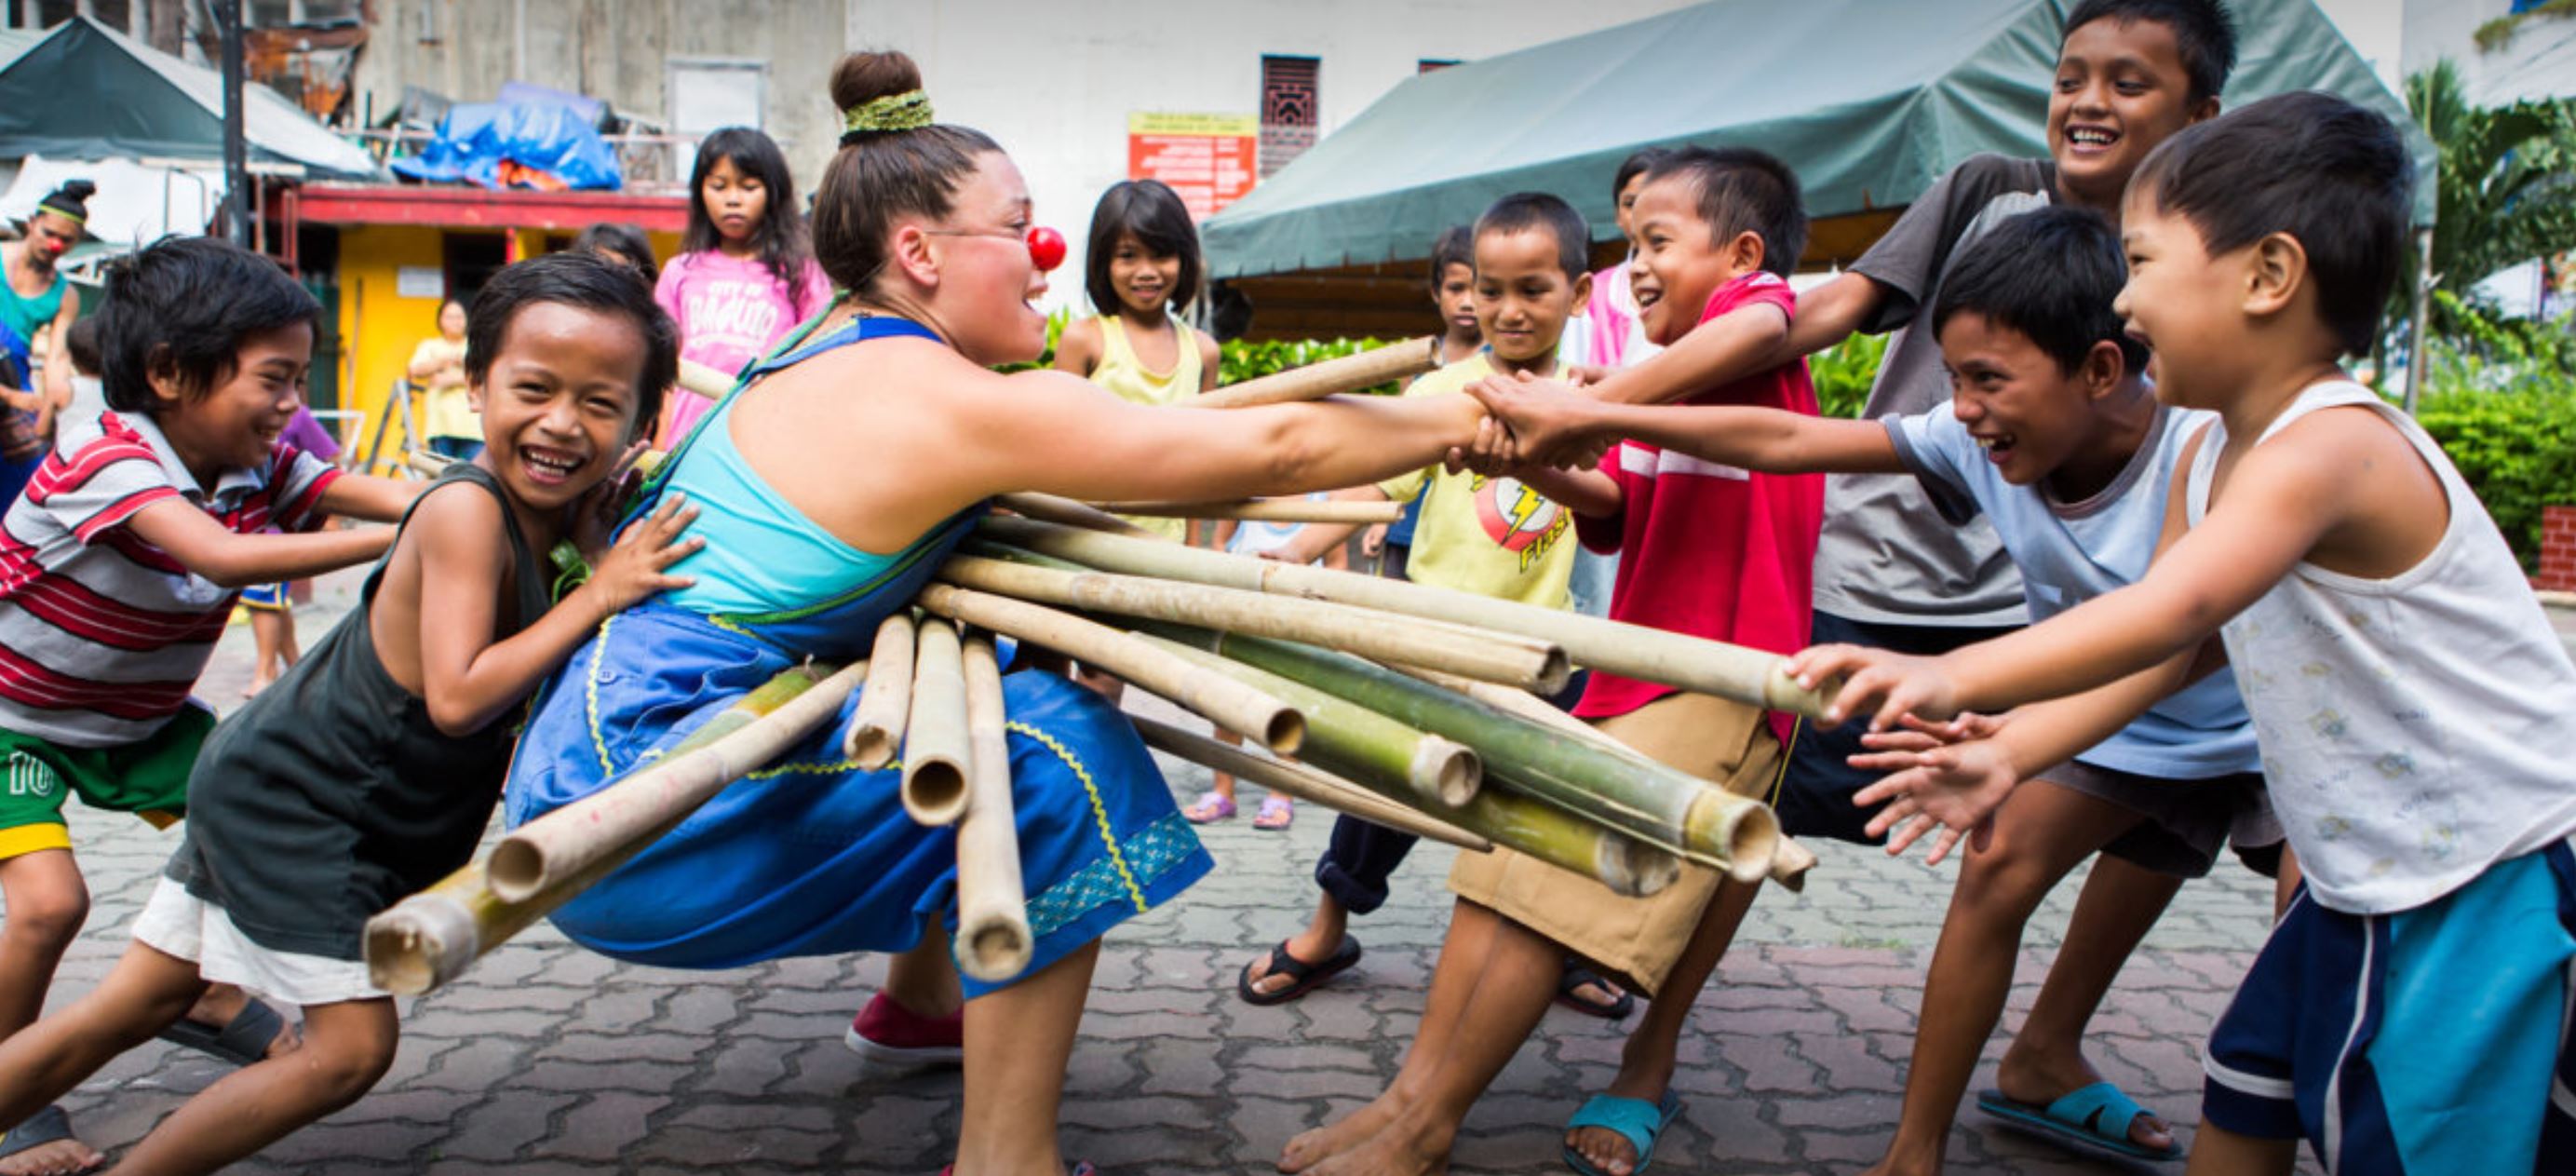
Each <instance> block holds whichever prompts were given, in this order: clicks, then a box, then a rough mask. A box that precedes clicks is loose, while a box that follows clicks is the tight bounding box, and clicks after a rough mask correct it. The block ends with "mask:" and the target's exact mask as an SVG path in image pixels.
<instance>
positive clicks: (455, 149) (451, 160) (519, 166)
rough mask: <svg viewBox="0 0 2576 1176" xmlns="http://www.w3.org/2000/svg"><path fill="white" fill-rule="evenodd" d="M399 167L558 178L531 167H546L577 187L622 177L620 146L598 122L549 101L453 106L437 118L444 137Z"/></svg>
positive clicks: (445, 174)
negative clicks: (614, 148) (615, 148)
mask: <svg viewBox="0 0 2576 1176" xmlns="http://www.w3.org/2000/svg"><path fill="white" fill-rule="evenodd" d="M504 164H509V165H513V166H510V167H506V168H505V167H504ZM393 171H394V174H395V175H398V176H402V177H404V178H405V179H413V180H433V181H450V182H453V181H458V180H464V181H469V182H472V183H476V184H481V185H482V186H484V187H486V188H504V187H513V186H518V187H545V188H551V187H554V186H555V185H553V184H549V183H547V182H545V181H544V180H543V179H539V178H537V177H532V176H528V175H526V174H525V173H526V172H540V173H544V175H547V176H551V177H553V178H554V179H555V180H557V181H560V183H561V186H562V187H565V188H572V189H592V190H603V191H615V190H616V189H617V188H618V187H619V186H621V184H622V182H623V181H622V180H621V179H620V177H619V175H618V171H617V153H616V152H614V151H611V150H609V147H608V142H607V140H605V139H602V138H600V137H599V131H598V129H597V128H596V127H594V126H592V125H591V124H590V123H589V122H586V121H584V120H583V118H582V117H581V115H580V114H578V113H576V112H574V111H573V110H571V109H570V108H568V107H564V106H556V105H551V104H547V105H537V104H529V103H507V104H504V103H499V102H473V103H460V104H458V105H456V106H452V107H449V108H448V111H447V117H445V118H443V119H440V120H439V121H438V137H437V138H436V139H433V140H431V141H430V144H429V147H428V148H427V149H426V150H424V151H422V152H421V153H420V154H419V155H417V156H414V157H412V158H410V159H398V160H395V161H394V163H393Z"/></svg>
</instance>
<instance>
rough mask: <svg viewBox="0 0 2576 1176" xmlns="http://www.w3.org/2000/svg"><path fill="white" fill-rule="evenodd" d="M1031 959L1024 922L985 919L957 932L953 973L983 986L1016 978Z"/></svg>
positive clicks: (1033, 946) (1025, 968)
mask: <svg viewBox="0 0 2576 1176" xmlns="http://www.w3.org/2000/svg"><path fill="white" fill-rule="evenodd" d="M1035 955H1036V946H1035V945H1034V944H1032V943H1031V942H1030V941H1029V928H1028V924H1027V923H1025V922H1021V921H1017V920H1012V919H1006V918H1001V917H989V918H985V919H979V920H976V921H974V922H972V923H970V924H968V925H967V926H964V927H960V928H958V929H957V970H958V971H961V972H964V973H966V974H967V975H969V976H972V977H974V978H975V979H977V980H981V981H983V982H984V983H987V984H999V983H1001V982H1002V981H1005V980H1009V979H1011V978H1013V977H1015V976H1018V975H1019V974H1020V973H1022V972H1024V971H1027V970H1028V966H1029V961H1030V960H1031V959H1032V958H1034V957H1035Z"/></svg>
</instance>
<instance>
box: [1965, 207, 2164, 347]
mask: <svg viewBox="0 0 2576 1176" xmlns="http://www.w3.org/2000/svg"><path fill="white" fill-rule="evenodd" d="M2128 280H2129V267H2128V263H2127V262H2126V261H2124V260H2122V258H2121V254H2120V234H2119V232H2118V230H2115V229H2113V228H2112V227H2111V222H2109V221H2107V220H2104V219H2102V215H2101V214H2100V213H2097V212H2094V211H2093V210H2092V209H2089V208H2075V207H2068V206H2063V205H2061V206H2057V207H2051V208H2043V209H2039V210H2037V211H2035V212H2028V213H2024V214H2022V215H2020V216H2016V217H2013V218H2012V219H2010V220H2007V221H2005V222H2003V223H2002V224H2000V225H1997V226H1995V228H1994V229H1993V231H1991V232H1988V233H1987V234H1986V235H1985V236H1984V237H1983V238H1981V239H1979V240H1978V242H1977V243H1976V244H1975V245H1974V246H1971V247H1970V248H1969V249H1968V251H1967V252H1966V253H1964V254H1961V255H1960V256H1959V260H1958V261H1957V262H1956V263H1954V264H1952V265H1951V267H1950V270H1949V272H1948V273H1945V274H1943V275H1942V277H1941V295H1940V297H1939V298H1937V299H1935V300H1934V301H1933V303H1932V333H1933V334H1934V336H1936V337H1937V336H1939V334H1940V333H1941V328H1942V327H1943V326H1945V325H1947V324H1948V323H1949V321H1950V318H1951V316H1953V315H1957V314H1963V313H1964V314H1975V315H1982V316H1984V317H1985V319H1986V320H1987V321H1988V322H1991V323H1994V324H1995V325H1996V326H2000V327H2007V328H2010V329H2012V330H2014V331H2018V332H2020V333H2021V334H2022V335H2023V336H2024V337H2025V338H2028V339H2029V340H2030V341H2031V343H2032V345H2034V346H2036V347H2038V348H2039V349H2040V350H2041V351H2044V352H2047V353H2048V356H2049V358H2051V359H2054V360H2056V361H2057V370H2059V371H2060V372H2063V373H2065V374H2067V375H2073V374H2075V372H2076V370H2077V369H2079V368H2081V367H2083V366H2084V358H2085V357H2086V356H2088V355H2091V354H2092V353H2093V349H2094V348H2095V347H2096V346H2099V345H2101V344H2103V343H2106V342H2107V343H2117V344H2119V345H2120V362H2121V363H2122V364H2123V365H2125V367H2124V370H2126V371H2127V373H2128V374H2130V375H2133V376H2134V375H2136V374H2138V373H2139V372H2141V371H2144V370H2145V369H2146V365H2147V348H2146V345H2145V344H2143V343H2140V342H2138V341H2137V340H2136V339H2135V338H2133V337H2131V336H2130V334H2129V332H2128V330H2127V329H2126V324H2124V323H2123V322H2122V321H2121V318H2120V316H2119V314H2117V313H2116V312H2114V311H2113V310H2112V309H2111V303H2112V302H2113V301H2114V300H2116V299H2118V298H2119V297H2120V287H2121V286H2123V285H2126V284H2127V283H2128Z"/></svg>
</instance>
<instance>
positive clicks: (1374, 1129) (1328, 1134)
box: [1279, 1087, 1406, 1172]
mask: <svg viewBox="0 0 2576 1176" xmlns="http://www.w3.org/2000/svg"><path fill="white" fill-rule="evenodd" d="M1405 1106H1406V1103H1405V1101H1404V1100H1403V1099H1402V1098H1400V1097H1398V1096H1397V1095H1396V1093H1395V1089H1394V1088H1393V1087H1389V1088H1387V1090H1386V1092H1385V1093H1384V1094H1380V1095H1378V1096H1377V1098H1376V1099H1375V1100H1374V1101H1372V1102H1370V1103H1369V1105H1367V1106H1364V1107H1361V1108H1360V1109H1358V1110H1356V1111H1352V1112H1351V1113H1350V1114H1347V1115H1344V1116H1342V1117H1341V1118H1339V1119H1335V1120H1334V1121H1332V1122H1330V1123H1326V1124H1324V1125H1323V1126H1321V1127H1318V1128H1315V1129H1314V1130H1312V1131H1308V1132H1305V1133H1304V1134H1301V1135H1299V1136H1298V1137H1297V1138H1295V1139H1291V1140H1289V1141H1288V1146H1287V1147H1284V1148H1281V1149H1280V1151H1279V1170H1280V1171H1282V1172H1303V1171H1305V1170H1306V1169H1308V1168H1311V1167H1314V1166H1315V1165H1317V1164H1320V1163H1322V1162H1324V1161H1325V1160H1328V1159H1331V1158H1333V1157H1334V1156H1337V1155H1340V1154H1341V1153H1343V1152H1346V1151H1349V1150H1351V1149H1352V1148H1355V1147H1358V1146H1359V1145H1361V1144H1363V1143H1366V1142H1368V1139H1369V1137H1370V1136H1373V1135H1376V1134H1377V1133H1378V1132H1379V1131H1380V1130H1382V1129H1384V1128H1385V1126H1386V1125H1387V1124H1389V1123H1392V1122H1394V1121H1395V1118H1396V1116H1398V1115H1401V1114H1403V1113H1404V1108H1405Z"/></svg>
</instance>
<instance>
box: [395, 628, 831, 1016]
mask: <svg viewBox="0 0 2576 1176" xmlns="http://www.w3.org/2000/svg"><path fill="white" fill-rule="evenodd" d="M815 682H816V678H815V675H814V673H813V671H812V669H811V668H808V667H799V668H797V669H793V670H789V671H787V672H785V673H782V674H780V675H778V676H777V677H775V678H772V679H770V680H769V681H768V682H767V683H765V684H763V685H762V686H761V687H759V688H758V689H756V690H753V691H752V692H751V693H750V694H748V695H745V696H743V697H742V698H741V699H738V700H736V701H735V702H734V704H733V705H732V706H731V707H729V708H727V709H726V710H725V711H724V712H723V713H722V714H719V715H717V716H716V717H715V718H714V719H713V720H710V721H709V722H708V723H707V725H706V726H704V727H700V728H699V729H698V730H696V731H694V732H692V733H690V735H689V737H688V738H686V739H683V740H681V741H680V742H679V744H677V745H676V746H674V747H673V748H672V749H671V752H670V754H669V755H667V756H665V757H664V758H663V759H661V760H658V761H656V762H655V764H654V765H653V767H655V768H660V767H667V766H669V765H672V764H675V763H677V762H678V761H680V760H681V759H682V758H684V757H688V756H692V755H695V754H697V753H699V752H701V751H705V750H707V749H709V748H710V747H711V746H712V745H713V744H714V743H715V742H716V741H718V740H720V739H725V738H728V737H731V736H735V735H740V734H743V733H745V732H746V731H749V730H751V729H752V728H753V727H754V726H755V725H759V726H760V727H762V728H763V729H764V731H765V733H766V734H768V735H769V736H770V737H773V738H776V739H778V740H779V741H780V745H781V746H784V745H785V744H786V743H792V742H794V741H795V740H796V739H798V738H801V737H803V735H804V733H805V732H806V731H809V730H811V729H812V728H813V727H816V726H820V725H821V724H822V723H823V722H824V721H826V720H828V719H829V717H830V713H831V707H829V706H817V707H810V708H802V709H800V710H798V711H794V712H790V711H788V710H787V708H788V707H789V706H790V705H791V704H793V703H795V702H796V701H797V700H799V699H800V698H801V697H803V696H805V695H807V694H808V693H810V692H811V691H812V688H813V687H814V685H815ZM835 705H837V703H835ZM809 719H810V720H811V721H810V722H809V721H808V720H809ZM800 724H802V725H801V726H800ZM646 770H651V769H649V768H648V769H646ZM633 775H634V774H632V773H630V774H629V776H628V777H625V779H631V778H633ZM603 791H605V790H603ZM687 818H688V812H686V811H683V812H678V813H670V814H666V815H664V816H663V817H661V818H660V819H659V820H658V821H657V822H656V823H655V824H654V825H653V827H652V828H651V829H649V830H647V831H646V832H644V833H643V834H642V835H640V836H637V837H634V838H632V839H630V840H628V841H626V842H625V843H623V844H621V845H618V846H616V847H614V848H612V849H611V850H610V851H609V852H608V853H606V854H602V855H598V856H596V857H594V858H593V859H592V860H591V861H590V863H589V864H588V865H586V866H583V867H582V868H581V869H579V870H576V871H573V872H572V873H571V874H570V875H569V876H567V877H563V878H561V879H558V880H556V881H554V882H552V883H551V884H549V885H547V886H546V887H545V888H543V889H542V890H540V891H539V892H538V893H537V894H536V895H535V896H533V897H531V898H528V899H526V900H522V901H511V900H508V899H504V898H502V897H501V896H500V895H499V894H497V893H495V892H494V891H493V888H492V885H491V881H490V876H489V873H488V869H487V865H488V863H486V862H468V863H466V864H465V865H463V866H461V867H458V869H457V870H456V872H454V873H452V874H449V875H448V876H447V877H446V878H443V879H441V880H440V881H439V882H438V883H437V884H436V885H434V886H431V887H430V888H429V889H427V890H423V891H421V892H420V893H418V894H415V895H412V896H410V897H408V898H405V899H404V900H402V901H401V902H399V903H396V904H395V905H394V906H393V907H392V908H391V909H389V910H387V911H385V912H383V913H381V914H379V915H377V916H376V917H374V918H372V919H369V920H367V927H366V938H365V953H366V957H367V976H368V979H369V980H370V982H372V983H374V984H375V985H376V986H377V987H378V988H382V989H385V990H386V991H388V992H394V993H400V994H402V995H406V996H417V995H419V994H420V993H423V992H427V991H429V990H430V989H432V988H435V987H437V986H439V985H441V984H444V983H447V982H448V981H450V980H453V979H455V978H456V977H457V976H458V975H460V974H462V973H463V972H464V970H465V968H466V967H467V966H468V965H470V964H472V963H473V962H474V960H475V959H477V958H478V957H480V956H481V955H482V954H483V953H485V952H487V951H490V950H491V949H493V948H494V947H497V946H499V945H500V944H501V943H502V942H503V941H505V940H507V939H509V938H510V937H511V936H513V935H516V934H518V933H519V932H521V931H524V930H526V929H527V928H528V927H529V926H530V925H531V924H533V923H535V922H536V921H537V920H538V919H539V918H541V917H543V916H544V915H545V914H546V913H547V912H549V911H552V910H554V909H555V908H556V907H559V906H562V905H563V904H564V903H566V902H568V901H570V900H571V899H572V898H573V896H575V895H577V894H579V893H581V891H582V890H583V889H584V888H586V887H588V886H590V885H591V884H592V883H594V882H597V881H598V880H599V879H601V878H603V877H606V876H607V875H608V873H609V872H610V871H612V870H614V869H616V868H617V867H619V866H621V865H624V864H625V863H626V861H627V859H629V858H632V857H634V856H635V855H636V854H637V853H639V852H641V851H642V850H643V849H644V847H646V846H648V845H651V844H652V843H653V842H654V841H655V840H657V839H659V838H660V837H661V836H662V835H663V834H665V833H668V832H670V831H671V830H672V829H674V828H677V827H678V826H679V824H680V822H681V821H683V820H686V819H687Z"/></svg>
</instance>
